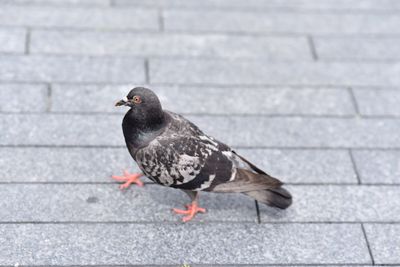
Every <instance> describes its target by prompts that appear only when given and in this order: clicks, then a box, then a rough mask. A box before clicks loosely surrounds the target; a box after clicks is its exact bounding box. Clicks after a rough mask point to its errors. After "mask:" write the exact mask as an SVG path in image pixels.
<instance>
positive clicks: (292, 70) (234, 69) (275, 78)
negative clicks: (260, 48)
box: [150, 17, 400, 86]
mask: <svg viewBox="0 0 400 267" xmlns="http://www.w3.org/2000/svg"><path fill="white" fill-rule="evenodd" d="M399 18H400V17H399ZM399 71H400V64H398V63H395V62H393V63H390V62H385V63H383V62H380V63H377V62H318V63H317V62H296V63H293V62H269V63H268V64H266V63H265V62H263V61H255V60H251V61H250V60H241V61H235V60H193V59H192V60H188V59H182V60H178V59H174V60H168V59H153V60H150V81H151V83H168V84H215V85H216V84H218V85H235V84H236V85H238V84H239V85H245V84H251V85H254V84H255V85H266V84H267V85H271V84H272V85H276V84H278V85H322V86H324V85H333V86H338V85H364V86H374V85H375V86H380V85H388V86H390V85H392V86H395V85H399V84H400V76H399V75H397V73H399ZM377 73H379V75H376V74H377Z"/></svg>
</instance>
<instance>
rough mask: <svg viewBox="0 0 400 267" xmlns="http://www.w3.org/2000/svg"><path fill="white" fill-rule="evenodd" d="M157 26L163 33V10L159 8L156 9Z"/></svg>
mask: <svg viewBox="0 0 400 267" xmlns="http://www.w3.org/2000/svg"><path fill="white" fill-rule="evenodd" d="M158 26H159V28H160V32H164V31H165V19H164V12H163V10H162V9H161V8H160V9H158Z"/></svg>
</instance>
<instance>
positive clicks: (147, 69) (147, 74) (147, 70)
mask: <svg viewBox="0 0 400 267" xmlns="http://www.w3.org/2000/svg"><path fill="white" fill-rule="evenodd" d="M144 76H145V83H150V67H149V59H148V58H145V59H144Z"/></svg>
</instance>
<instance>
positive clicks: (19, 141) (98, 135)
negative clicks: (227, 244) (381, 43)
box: [0, 114, 400, 148]
mask: <svg viewBox="0 0 400 267" xmlns="http://www.w3.org/2000/svg"><path fill="white" fill-rule="evenodd" d="M187 118H188V119H189V120H191V121H193V122H194V123H195V124H196V125H198V126H199V127H200V128H201V129H203V131H204V132H206V133H208V134H210V135H211V136H214V137H215V138H217V139H219V140H221V141H223V142H225V143H227V144H229V145H231V146H235V147H237V146H246V147H247V146H249V147H255V148H260V147H261V148H265V147H289V148H290V147H302V148H309V147H312V148H315V147H325V148H326V147H329V148H360V147H363V148H394V147H399V144H400V136H399V135H398V134H397V132H398V131H399V129H400V124H399V122H398V120H397V119H359V118H346V119H343V118H340V119H338V118H304V117H294V118H287V117H286V118H282V117H261V116H230V117H225V116H187ZM121 121H122V115H63V114H57V115H27V114H21V115H16V114H13V115H0V122H1V125H3V127H4V129H3V130H2V131H3V133H4V135H3V136H2V137H1V138H0V144H2V145H74V146H76V145H78V146H79V145H80V146H99V145H106V146H115V145H117V146H124V140H123V135H122V129H121ZM249 129H251V130H249Z"/></svg>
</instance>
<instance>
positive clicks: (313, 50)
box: [307, 35, 319, 61]
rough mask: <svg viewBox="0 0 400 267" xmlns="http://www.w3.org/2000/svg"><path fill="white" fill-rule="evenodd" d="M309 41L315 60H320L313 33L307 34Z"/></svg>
mask: <svg viewBox="0 0 400 267" xmlns="http://www.w3.org/2000/svg"><path fill="white" fill-rule="evenodd" d="M307 42H308V46H309V47H310V52H311V56H312V58H313V59H314V61H319V60H318V54H317V49H316V47H315V43H314V39H313V37H312V36H311V35H307Z"/></svg>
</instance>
